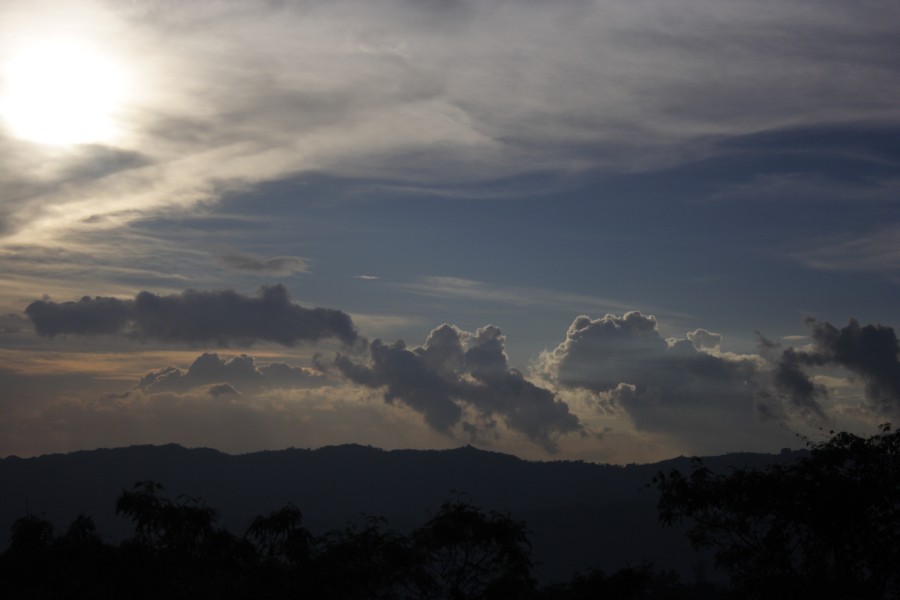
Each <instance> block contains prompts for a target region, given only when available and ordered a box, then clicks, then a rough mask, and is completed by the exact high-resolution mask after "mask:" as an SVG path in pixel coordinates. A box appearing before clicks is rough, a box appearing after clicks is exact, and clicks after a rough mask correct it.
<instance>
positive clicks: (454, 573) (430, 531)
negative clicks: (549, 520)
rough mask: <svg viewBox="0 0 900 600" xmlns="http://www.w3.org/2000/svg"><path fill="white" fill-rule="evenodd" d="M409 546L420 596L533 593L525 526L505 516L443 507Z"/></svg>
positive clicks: (453, 598) (454, 599)
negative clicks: (412, 553)
mask: <svg viewBox="0 0 900 600" xmlns="http://www.w3.org/2000/svg"><path fill="white" fill-rule="evenodd" d="M412 542H413V548H414V552H415V553H416V555H417V557H416V560H417V565H418V566H419V568H420V569H421V577H420V578H419V579H417V580H416V582H415V583H416V586H417V591H418V597H420V598H427V599H431V598H441V599H447V600H464V599H475V598H479V599H485V600H487V599H493V598H498V599H500V598H524V597H527V595H528V594H530V593H531V592H532V591H533V590H534V580H533V579H532V577H531V568H532V565H531V559H530V550H531V545H530V543H529V541H528V536H527V533H526V530H525V525H524V524H523V523H519V522H517V521H514V520H513V519H511V518H510V517H509V515H507V514H503V513H499V512H489V513H484V512H482V511H481V510H479V509H477V508H475V507H473V506H471V505H469V504H467V503H465V502H460V501H457V502H449V503H445V504H444V505H443V506H441V508H440V510H439V511H438V513H437V514H436V515H435V516H434V517H433V518H432V519H431V520H429V521H428V522H427V523H426V524H425V525H423V526H422V527H420V528H419V529H417V530H415V531H414V532H413V534H412Z"/></svg>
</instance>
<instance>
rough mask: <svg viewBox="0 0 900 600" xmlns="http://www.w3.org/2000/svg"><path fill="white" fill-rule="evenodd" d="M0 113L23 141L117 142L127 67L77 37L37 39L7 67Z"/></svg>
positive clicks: (58, 142) (13, 133)
mask: <svg viewBox="0 0 900 600" xmlns="http://www.w3.org/2000/svg"><path fill="white" fill-rule="evenodd" d="M2 78H3V79H2V88H0V89H2V91H0V94H2V95H0V115H2V117H3V121H4V122H5V125H6V127H7V128H8V130H9V132H10V133H11V134H12V135H13V136H15V137H17V138H20V139H25V140H29V141H32V142H37V143H42V144H52V145H69V144H89V143H103V142H110V141H112V140H113V139H114V138H115V137H116V136H117V134H118V133H119V131H118V128H117V124H116V112H117V109H119V108H120V107H121V104H122V99H123V95H124V91H125V89H124V88H125V85H124V70H123V69H122V68H121V66H120V65H119V64H117V62H116V61H115V60H113V59H112V58H111V57H108V56H104V55H103V54H101V53H99V52H98V51H96V50H94V49H93V48H91V47H89V46H88V45H87V44H84V43H79V42H77V41H68V40H67V41H52V42H50V41H48V42H43V43H35V44H32V45H30V46H28V47H26V48H21V49H19V50H18V51H17V52H14V53H13V55H12V56H11V57H10V59H9V60H8V61H7V62H6V64H5V65H4V69H3V72H2Z"/></svg>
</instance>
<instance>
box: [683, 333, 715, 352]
mask: <svg viewBox="0 0 900 600" xmlns="http://www.w3.org/2000/svg"><path fill="white" fill-rule="evenodd" d="M687 339H689V340H690V341H691V342H692V343H693V344H694V347H695V348H697V349H698V350H703V349H705V348H718V347H719V345H720V344H721V343H722V336H721V335H720V334H718V333H712V332H711V331H707V330H705V329H695V330H694V331H688V333H687Z"/></svg>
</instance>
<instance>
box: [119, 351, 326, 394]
mask: <svg viewBox="0 0 900 600" xmlns="http://www.w3.org/2000/svg"><path fill="white" fill-rule="evenodd" d="M323 383H325V376H324V375H322V374H321V373H316V372H312V371H308V370H306V369H302V368H299V367H292V366H290V365H287V364H285V363H264V364H257V362H256V359H255V358H254V357H252V356H247V355H246V354H241V355H240V356H235V357H233V358H231V359H229V360H225V359H223V358H221V357H220V356H219V355H218V354H213V353H204V354H201V355H200V356H199V357H197V359H196V360H195V361H194V362H193V363H192V364H191V366H190V367H188V370H187V371H183V370H181V369H179V368H178V367H166V368H165V369H162V370H160V371H154V372H151V373H148V374H147V375H145V376H144V377H142V378H141V380H140V381H139V382H138V384H137V385H136V386H135V387H136V388H137V389H139V390H141V391H143V392H144V393H147V394H158V393H162V392H174V393H184V392H187V391H190V390H193V389H194V388H197V387H202V386H208V391H209V393H210V394H211V395H212V396H214V397H216V396H221V395H226V394H241V393H256V392H260V391H263V390H271V389H292V388H304V387H315V386H318V385H322V384H323Z"/></svg>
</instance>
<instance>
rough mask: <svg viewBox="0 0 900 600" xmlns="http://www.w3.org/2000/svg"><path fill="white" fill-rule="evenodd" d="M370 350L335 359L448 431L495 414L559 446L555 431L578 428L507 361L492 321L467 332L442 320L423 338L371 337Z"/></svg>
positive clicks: (351, 375)
mask: <svg viewBox="0 0 900 600" xmlns="http://www.w3.org/2000/svg"><path fill="white" fill-rule="evenodd" d="M369 353H370V357H371V361H370V363H369V364H360V363H357V362H354V361H353V360H351V359H350V358H348V357H347V356H344V355H338V356H337V358H336V365H337V367H338V368H339V369H340V371H341V373H343V374H344V376H345V377H347V378H348V379H350V380H351V381H353V382H355V383H358V384H361V385H364V386H367V387H371V388H384V399H385V401H386V402H388V403H393V402H395V401H399V402H402V403H403V404H405V405H407V406H409V407H410V408H412V409H413V410H415V411H417V412H419V413H421V414H422V416H423V417H424V419H425V421H426V423H428V425H430V426H431V427H433V428H434V429H436V430H437V431H440V432H443V433H450V431H451V429H452V428H453V427H455V426H457V425H461V426H462V428H463V430H465V431H469V432H476V433H477V432H479V431H481V430H484V429H490V428H491V427H492V426H493V424H494V423H495V421H494V419H495V418H497V417H499V418H502V419H503V420H504V421H505V423H506V425H507V426H508V427H509V428H510V429H513V430H515V431H518V432H520V433H523V434H524V435H525V436H527V437H528V438H529V439H530V440H531V441H533V442H535V443H536V444H539V445H541V446H542V447H543V448H544V449H546V450H547V451H548V452H554V451H556V448H557V438H558V437H559V436H560V435H563V434H566V433H573V432H582V426H581V424H580V422H579V420H578V417H577V416H575V415H574V414H573V413H571V412H569V408H568V406H567V405H566V403H564V402H562V401H561V400H559V399H558V398H557V397H556V395H555V394H554V393H553V392H552V391H550V390H548V389H545V388H542V387H539V386H537V385H535V384H533V383H531V382H530V381H528V380H527V379H525V377H524V375H523V374H522V373H521V372H520V371H518V370H516V369H513V368H510V367H509V364H508V360H507V356H506V353H505V338H504V336H503V333H502V332H501V330H500V329H499V328H497V327H495V326H493V325H488V326H486V327H482V328H481V329H479V330H477V331H476V332H475V333H469V332H465V331H461V330H460V329H458V328H456V327H454V326H453V325H447V324H444V325H441V326H440V327H437V328H436V329H434V330H433V331H432V332H431V333H430V334H429V336H428V338H427V340H426V341H425V344H424V345H423V346H416V347H413V348H408V347H407V346H406V344H405V343H404V342H403V341H402V340H400V341H397V342H394V343H393V344H386V343H384V342H382V341H381V340H375V341H374V342H372V343H371V345H370V347H369ZM465 408H470V409H472V410H474V412H475V413H476V414H477V416H478V417H479V423H471V422H469V421H464V418H465V416H466V415H465V411H464V409H465Z"/></svg>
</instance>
